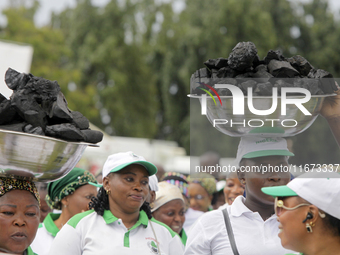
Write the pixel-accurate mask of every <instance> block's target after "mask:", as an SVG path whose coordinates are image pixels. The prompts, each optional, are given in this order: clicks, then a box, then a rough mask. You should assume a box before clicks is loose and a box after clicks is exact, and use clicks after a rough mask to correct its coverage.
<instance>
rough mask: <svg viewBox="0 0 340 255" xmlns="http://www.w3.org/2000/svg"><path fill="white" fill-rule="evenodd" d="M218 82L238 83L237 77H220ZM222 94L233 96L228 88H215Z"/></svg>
mask: <svg viewBox="0 0 340 255" xmlns="http://www.w3.org/2000/svg"><path fill="white" fill-rule="evenodd" d="M216 84H226V85H235V86H236V85H237V81H236V79H233V78H224V79H220V80H219V81H218V82H217V83H216ZM215 89H216V91H217V93H218V94H219V95H220V96H231V91H230V90H229V89H227V88H215Z"/></svg>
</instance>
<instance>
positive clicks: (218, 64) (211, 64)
mask: <svg viewBox="0 0 340 255" xmlns="http://www.w3.org/2000/svg"><path fill="white" fill-rule="evenodd" d="M204 65H205V66H206V67H207V68H208V69H209V70H212V69H217V70H218V69H220V68H222V67H227V66H228V59H227V58H218V59H208V60H207V61H205V62H204Z"/></svg>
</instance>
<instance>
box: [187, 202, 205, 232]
mask: <svg viewBox="0 0 340 255" xmlns="http://www.w3.org/2000/svg"><path fill="white" fill-rule="evenodd" d="M203 214H204V212H201V211H196V210H194V209H192V208H188V210H187V211H186V213H185V221H184V224H183V228H184V230H185V232H186V233H188V232H189V230H190V228H191V226H192V225H193V224H194V223H195V221H196V220H197V219H198V218H199V217H200V216H202V215H203Z"/></svg>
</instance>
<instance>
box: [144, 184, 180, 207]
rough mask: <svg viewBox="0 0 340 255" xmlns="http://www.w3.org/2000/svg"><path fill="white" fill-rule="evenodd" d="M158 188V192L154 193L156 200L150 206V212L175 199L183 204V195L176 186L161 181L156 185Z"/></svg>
mask: <svg viewBox="0 0 340 255" xmlns="http://www.w3.org/2000/svg"><path fill="white" fill-rule="evenodd" d="M158 188H159V190H158V191H157V192H156V200H155V201H154V202H153V203H152V204H151V205H150V207H151V212H154V211H156V210H157V209H158V208H159V207H161V206H162V205H165V204H166V203H168V202H170V201H172V200H175V199H180V200H182V201H183V202H184V200H183V195H182V193H181V191H180V189H179V188H178V187H177V186H175V185H172V184H170V183H168V182H166V181H163V182H159V183H158Z"/></svg>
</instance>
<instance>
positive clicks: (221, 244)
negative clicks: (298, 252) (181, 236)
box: [184, 196, 294, 255]
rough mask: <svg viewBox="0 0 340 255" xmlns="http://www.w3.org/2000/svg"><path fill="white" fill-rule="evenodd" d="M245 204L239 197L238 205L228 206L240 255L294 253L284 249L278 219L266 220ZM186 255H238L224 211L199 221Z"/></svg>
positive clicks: (216, 211)
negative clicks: (235, 252) (225, 221)
mask: <svg viewBox="0 0 340 255" xmlns="http://www.w3.org/2000/svg"><path fill="white" fill-rule="evenodd" d="M244 201H245V198H244V197H243V196H238V197H237V198H236V199H235V201H234V203H233V204H232V205H231V206H228V207H227V210H228V213H229V217H230V221H231V226H232V229H233V232H234V236H235V242H236V246H237V249H238V252H239V254H242V255H284V254H287V253H292V251H290V250H287V249H284V248H283V247H282V246H281V241H280V238H279V237H278V233H279V228H278V226H279V223H278V222H277V220H276V216H275V215H273V216H271V217H270V218H269V219H267V220H266V221H263V219H262V218H261V216H260V214H259V213H258V212H252V211H251V210H249V209H248V208H247V207H246V206H245V205H244ZM293 253H294V252H293ZM184 254H185V255H189V254H195V255H196V254H200V255H203V254H214V255H217V254H221V255H222V254H223V255H233V254H234V253H233V251H232V248H231V246H230V243H229V238H228V233H227V229H226V227H225V223H224V218H223V212H222V211H221V210H215V211H211V212H207V213H205V214H204V215H202V216H201V217H200V218H199V219H198V220H197V221H196V223H195V224H194V225H193V226H192V227H191V229H190V231H189V233H188V240H187V243H186V246H185V252H184Z"/></svg>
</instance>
